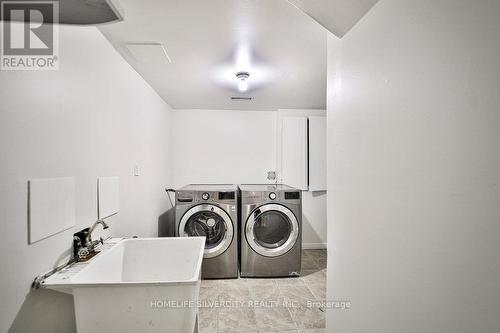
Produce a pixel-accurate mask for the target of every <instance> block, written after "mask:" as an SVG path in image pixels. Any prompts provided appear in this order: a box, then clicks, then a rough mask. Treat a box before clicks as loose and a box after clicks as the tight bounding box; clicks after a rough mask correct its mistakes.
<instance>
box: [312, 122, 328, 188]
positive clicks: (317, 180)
mask: <svg viewBox="0 0 500 333" xmlns="http://www.w3.org/2000/svg"><path fill="white" fill-rule="evenodd" d="M309 191H326V117H319V116H318V117H309Z"/></svg>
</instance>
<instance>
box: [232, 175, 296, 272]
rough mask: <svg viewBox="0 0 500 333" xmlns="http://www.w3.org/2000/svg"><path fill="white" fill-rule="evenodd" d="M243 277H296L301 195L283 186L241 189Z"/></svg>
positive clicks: (243, 187) (253, 186) (250, 186)
mask: <svg viewBox="0 0 500 333" xmlns="http://www.w3.org/2000/svg"><path fill="white" fill-rule="evenodd" d="M240 191H241V192H240V195H241V227H240V230H241V267H240V275H241V276H242V277H282V276H299V275H300V269H301V254H302V252H301V250H302V218H301V217H302V201H301V191H300V190H298V189H295V188H293V187H290V186H286V185H240Z"/></svg>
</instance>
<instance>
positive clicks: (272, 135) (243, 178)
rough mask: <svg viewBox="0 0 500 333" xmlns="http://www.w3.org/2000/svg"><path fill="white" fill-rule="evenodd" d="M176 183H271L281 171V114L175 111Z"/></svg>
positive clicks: (174, 155)
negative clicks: (269, 177)
mask: <svg viewBox="0 0 500 333" xmlns="http://www.w3.org/2000/svg"><path fill="white" fill-rule="evenodd" d="M173 124H174V125H173V132H172V134H173V179H174V184H175V187H176V188H178V187H180V186H184V185H187V184H191V183H208V184H210V183H214V184H228V183H233V184H242V183H250V184H252V183H253V184H265V183H269V181H268V180H267V172H268V171H273V170H276V112H272V111H235V110H174V112H173Z"/></svg>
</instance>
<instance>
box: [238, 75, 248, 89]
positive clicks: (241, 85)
mask: <svg viewBox="0 0 500 333" xmlns="http://www.w3.org/2000/svg"><path fill="white" fill-rule="evenodd" d="M236 77H237V78H238V90H239V91H241V92H245V91H247V90H248V78H249V77H250V73H248V72H238V73H236Z"/></svg>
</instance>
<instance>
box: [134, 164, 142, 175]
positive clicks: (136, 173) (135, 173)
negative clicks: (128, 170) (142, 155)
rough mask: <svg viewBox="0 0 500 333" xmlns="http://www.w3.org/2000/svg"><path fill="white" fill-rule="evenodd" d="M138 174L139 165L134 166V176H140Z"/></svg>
mask: <svg viewBox="0 0 500 333" xmlns="http://www.w3.org/2000/svg"><path fill="white" fill-rule="evenodd" d="M140 175H141V174H140V172H139V166H138V165H136V166H134V176H136V177H138V176H140Z"/></svg>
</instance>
